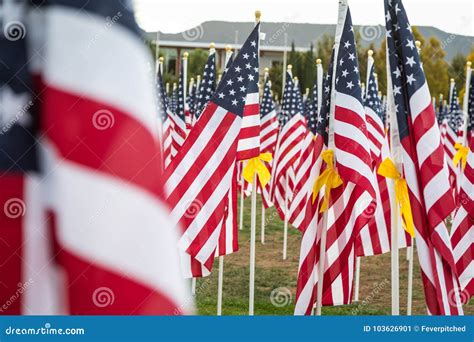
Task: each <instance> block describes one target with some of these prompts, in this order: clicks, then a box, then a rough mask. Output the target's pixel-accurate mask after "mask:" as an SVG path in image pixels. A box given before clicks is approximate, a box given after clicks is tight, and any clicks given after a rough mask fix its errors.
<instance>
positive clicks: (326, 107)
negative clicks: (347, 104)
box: [316, 49, 334, 146]
mask: <svg viewBox="0 0 474 342" xmlns="http://www.w3.org/2000/svg"><path fill="white" fill-rule="evenodd" d="M333 70H334V49H333V50H332V53H331V60H330V62H329V67H328V73H327V74H326V76H325V77H324V80H323V100H322V101H323V103H321V110H320V112H319V115H318V125H317V127H316V133H318V134H321V135H322V136H323V137H324V143H325V144H326V146H327V145H328V140H329V111H330V110H331V93H332V91H331V87H332V74H333Z"/></svg>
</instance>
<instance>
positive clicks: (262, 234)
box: [260, 68, 271, 245]
mask: <svg viewBox="0 0 474 342" xmlns="http://www.w3.org/2000/svg"><path fill="white" fill-rule="evenodd" d="M268 72H269V69H268V68H265V76H264V77H263V79H264V81H265V80H267V79H268ZM269 82H270V81H269ZM270 86H271V83H270ZM264 87H265V84H264ZM262 188H263V187H262ZM263 196H265V195H264V193H263V189H262V198H263ZM260 242H261V243H262V245H264V244H265V206H264V204H263V200H262V222H261V227H260Z"/></svg>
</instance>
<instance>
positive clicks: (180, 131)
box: [169, 57, 188, 158]
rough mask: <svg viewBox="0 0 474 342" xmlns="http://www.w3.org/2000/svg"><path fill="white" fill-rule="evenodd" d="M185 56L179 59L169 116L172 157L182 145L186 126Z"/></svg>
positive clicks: (185, 134)
mask: <svg viewBox="0 0 474 342" xmlns="http://www.w3.org/2000/svg"><path fill="white" fill-rule="evenodd" d="M186 62H187V57H183V59H182V61H181V66H180V71H179V82H178V89H177V91H176V109H175V111H174V113H173V115H170V116H169V118H170V119H171V120H172V121H173V131H172V149H171V156H172V157H173V158H174V156H175V155H176V153H177V152H178V150H179V149H180V148H181V146H182V145H183V143H184V141H185V140H186V136H187V135H188V134H187V131H188V129H187V127H186V111H187V105H186V98H185V91H186V82H187V81H186V65H187V63H186Z"/></svg>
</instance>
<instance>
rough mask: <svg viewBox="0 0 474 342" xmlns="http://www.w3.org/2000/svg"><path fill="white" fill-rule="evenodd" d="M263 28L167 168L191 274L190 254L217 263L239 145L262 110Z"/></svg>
mask: <svg viewBox="0 0 474 342" xmlns="http://www.w3.org/2000/svg"><path fill="white" fill-rule="evenodd" d="M259 28H260V24H257V25H256V26H255V28H254V30H253V31H252V33H251V34H250V36H249V37H248V39H247V41H246V42H245V43H244V45H243V46H242V49H241V50H240V51H239V54H238V56H237V57H236V58H235V60H234V62H233V63H232V67H231V69H230V70H229V71H228V72H227V73H226V74H225V77H224V78H223V79H222V81H221V84H220V86H219V88H218V89H217V90H216V92H215V95H214V96H213V97H212V99H211V101H210V102H209V103H208V104H207V106H206V107H205V110H204V111H203V113H202V115H201V117H200V118H199V120H198V121H197V122H196V124H195V126H194V128H193V129H192V130H191V132H190V134H189V136H188V138H187V139H186V141H185V143H184V144H183V146H182V147H181V149H180V151H179V152H178V154H177V156H176V157H175V159H173V161H172V162H171V165H170V167H169V169H168V170H167V175H166V190H167V192H168V202H169V205H170V206H171V208H172V212H171V217H172V219H173V222H174V225H175V226H176V227H181V229H182V236H181V239H180V242H179V248H180V249H181V251H182V252H183V258H182V271H183V273H184V275H185V276H187V277H190V276H192V275H193V270H192V269H191V266H190V265H189V260H190V259H189V257H192V258H194V259H195V260H197V261H198V262H199V263H201V264H202V265H203V266H204V267H205V269H206V270H207V271H208V272H210V270H211V269H212V265H213V261H214V255H215V251H216V247H217V243H218V238H219V236H220V233H221V227H222V223H223V221H224V219H225V211H226V205H227V203H228V194H229V191H230V189H231V184H232V181H233V179H234V170H235V163H236V160H237V154H238V146H239V144H240V140H241V139H244V136H243V135H242V132H243V131H245V132H247V131H246V130H245V128H248V126H247V127H245V125H244V122H245V118H246V117H253V116H254V115H255V114H257V115H258V113H259V105H258V100H259V92H258V66H259V64H258V45H259ZM258 124H260V123H259V122H258ZM257 134H259V132H258V131H257ZM251 138H252V137H250V136H246V137H245V139H251Z"/></svg>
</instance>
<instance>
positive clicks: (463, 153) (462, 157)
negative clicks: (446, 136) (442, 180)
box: [453, 143, 469, 169]
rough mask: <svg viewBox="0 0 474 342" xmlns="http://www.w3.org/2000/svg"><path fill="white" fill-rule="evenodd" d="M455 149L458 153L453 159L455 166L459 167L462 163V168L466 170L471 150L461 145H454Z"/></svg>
mask: <svg viewBox="0 0 474 342" xmlns="http://www.w3.org/2000/svg"><path fill="white" fill-rule="evenodd" d="M454 148H455V149H456V151H457V152H456V154H455V155H454V157H453V163H454V166H458V165H459V162H460V161H462V168H463V169H464V168H465V167H466V163H467V154H468V153H469V148H468V147H466V146H463V145H462V144H460V143H456V144H454Z"/></svg>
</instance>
